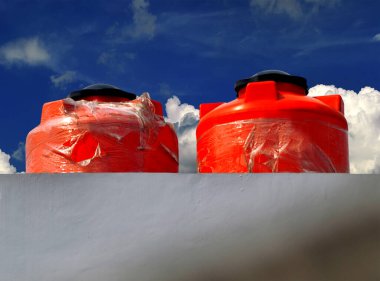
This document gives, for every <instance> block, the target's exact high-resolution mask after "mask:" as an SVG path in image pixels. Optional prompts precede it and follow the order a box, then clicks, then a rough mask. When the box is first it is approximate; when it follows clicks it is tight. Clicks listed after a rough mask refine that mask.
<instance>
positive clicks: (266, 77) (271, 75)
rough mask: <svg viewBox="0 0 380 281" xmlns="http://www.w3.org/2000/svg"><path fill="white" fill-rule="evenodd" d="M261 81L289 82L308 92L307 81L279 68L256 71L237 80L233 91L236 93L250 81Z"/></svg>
mask: <svg viewBox="0 0 380 281" xmlns="http://www.w3.org/2000/svg"><path fill="white" fill-rule="evenodd" d="M263 81H275V82H285V83H291V84H294V85H297V86H300V87H302V88H303V89H305V93H307V92H308V88H307V81H306V79H305V78H303V77H300V76H294V75H290V74H289V73H287V72H285V71H281V70H264V71H261V72H258V73H256V74H255V75H253V76H251V77H249V78H246V79H242V80H239V81H237V82H236V83H235V91H236V93H238V92H239V91H240V90H241V89H242V88H244V87H245V86H247V84H248V83H251V82H263Z"/></svg>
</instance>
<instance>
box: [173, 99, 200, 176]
mask: <svg viewBox="0 0 380 281" xmlns="http://www.w3.org/2000/svg"><path fill="white" fill-rule="evenodd" d="M166 114H167V120H168V121H169V122H171V123H173V124H174V127H175V129H176V132H177V136H178V142H179V165H180V166H179V170H180V172H185V173H191V172H196V171H197V165H196V153H197V152H196V136H195V130H196V128H197V125H198V121H199V110H198V109H195V107H194V106H192V105H189V104H187V103H183V104H181V101H180V100H179V98H178V97H176V96H173V97H172V98H169V99H168V100H167V102H166Z"/></svg>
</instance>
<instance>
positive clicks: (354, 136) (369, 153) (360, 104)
mask: <svg viewBox="0 0 380 281" xmlns="http://www.w3.org/2000/svg"><path fill="white" fill-rule="evenodd" d="M309 95H310V96H324V95H341V96H342V98H343V100H344V107H345V116H346V119H347V121H348V126H349V146H350V169H351V173H380V92H379V91H377V90H375V89H373V88H370V87H364V88H363V89H361V90H360V92H359V93H355V92H354V91H348V90H344V89H342V88H336V87H335V86H326V85H317V86H315V87H313V88H311V89H310V90H309Z"/></svg>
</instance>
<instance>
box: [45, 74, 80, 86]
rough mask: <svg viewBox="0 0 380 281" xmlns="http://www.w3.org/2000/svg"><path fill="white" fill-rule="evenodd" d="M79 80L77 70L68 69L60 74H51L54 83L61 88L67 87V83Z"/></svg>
mask: <svg viewBox="0 0 380 281" xmlns="http://www.w3.org/2000/svg"><path fill="white" fill-rule="evenodd" d="M76 80H77V73H76V72H75V71H71V70H69V71H66V72H64V73H62V74H59V75H52V76H50V81H51V82H52V83H53V85H54V86H55V87H57V88H60V89H65V88H66V86H67V85H69V84H70V83H73V82H75V81H76Z"/></svg>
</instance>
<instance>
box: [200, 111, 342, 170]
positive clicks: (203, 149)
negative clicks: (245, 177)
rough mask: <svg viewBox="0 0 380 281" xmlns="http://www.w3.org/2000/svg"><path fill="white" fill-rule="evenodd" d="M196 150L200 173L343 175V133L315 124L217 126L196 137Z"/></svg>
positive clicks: (271, 121)
mask: <svg viewBox="0 0 380 281" xmlns="http://www.w3.org/2000/svg"><path fill="white" fill-rule="evenodd" d="M197 145H198V170H199V171H200V172H202V173H215V172H217V173H224V172H225V173H226V172H228V173H231V172H236V173H239V172H326V173H335V172H345V173H346V172H349V171H348V159H347V155H348V144H347V131H346V130H343V129H341V128H338V127H336V126H334V125H332V124H330V123H326V122H320V121H317V120H303V121H294V120H288V119H263V118H262V119H252V120H242V121H236V122H231V123H226V124H220V125H216V126H214V127H212V128H210V129H209V130H207V131H206V132H205V133H204V134H203V135H202V136H200V138H199V139H198V143H197Z"/></svg>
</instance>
